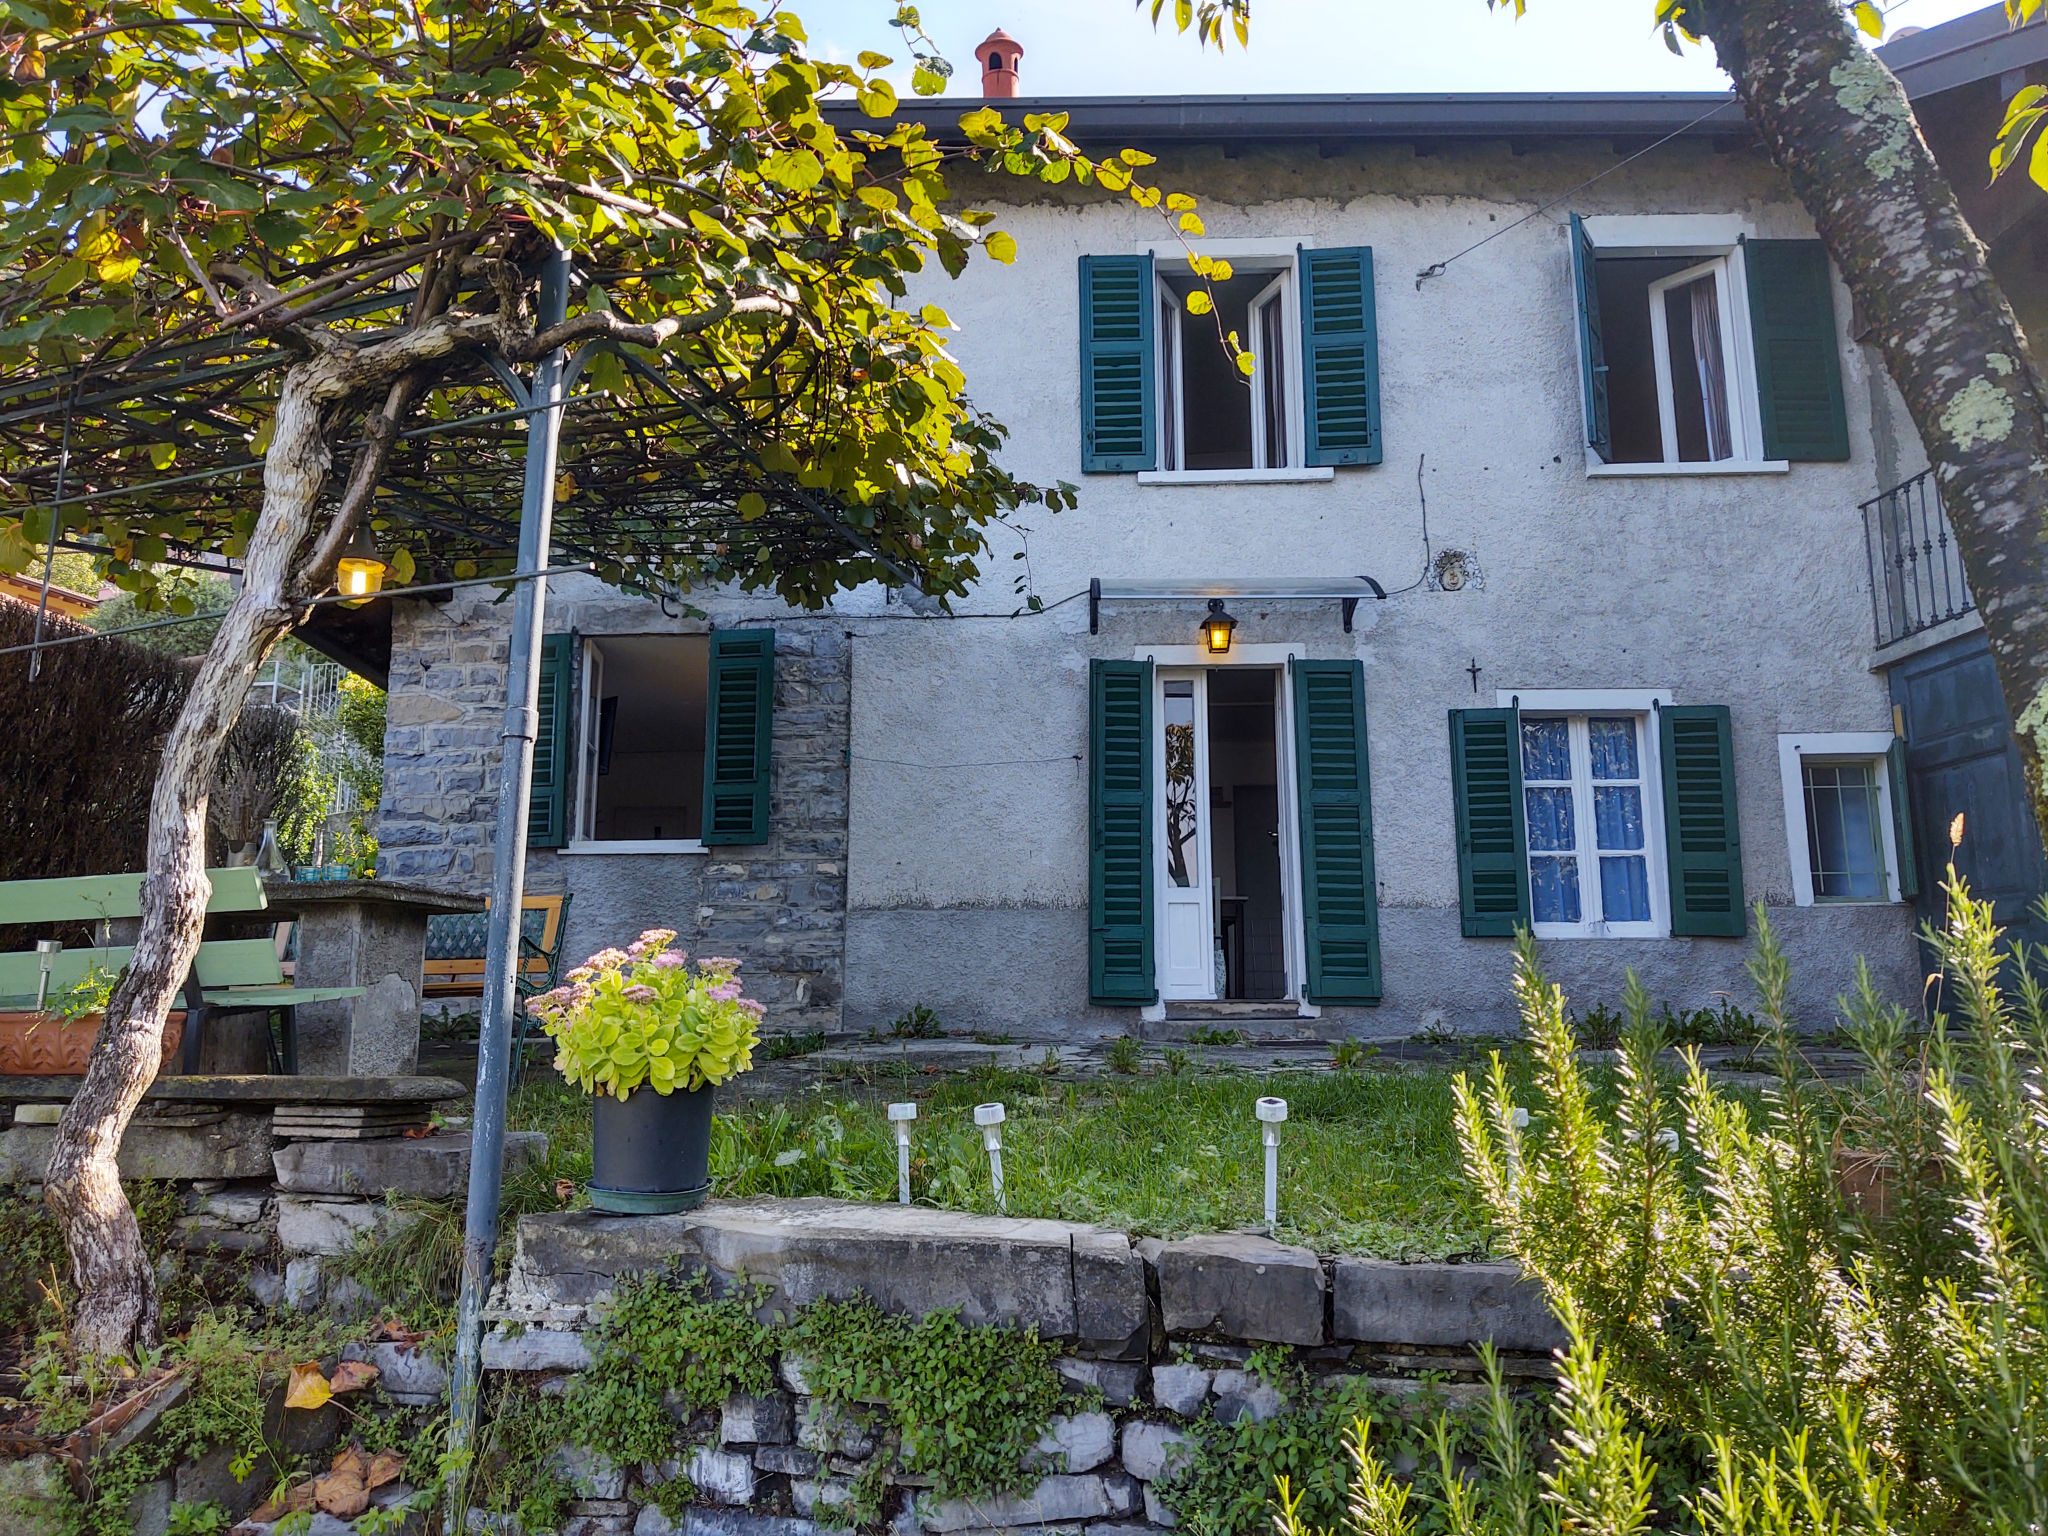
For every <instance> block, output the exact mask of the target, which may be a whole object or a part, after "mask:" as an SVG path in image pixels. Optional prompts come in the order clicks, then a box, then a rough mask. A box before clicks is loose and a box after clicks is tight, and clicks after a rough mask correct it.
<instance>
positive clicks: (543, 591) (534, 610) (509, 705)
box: [448, 250, 569, 1522]
mask: <svg viewBox="0 0 2048 1536" xmlns="http://www.w3.org/2000/svg"><path fill="white" fill-rule="evenodd" d="M568 309H569V254H568V252H566V251H563V250H557V251H556V252H555V253H554V255H553V256H551V257H550V258H549V259H548V263H547V265H546V267H544V268H543V269H542V272H541V280H540V306H539V312H538V314H537V316H536V325H537V327H538V328H539V329H541V330H545V329H547V328H548V327H549V326H551V325H560V324H561V323H562V321H563V320H564V319H566V318H567V316H568ZM562 366H563V355H562V351H561V349H560V348H556V349H555V350H554V351H553V352H550V353H549V354H548V355H547V356H546V357H543V358H542V359H541V360H540V362H539V363H538V364H537V365H536V366H535V368H534V371H533V384H532V387H531V389H530V391H529V397H528V399H527V400H526V401H525V402H522V403H524V404H527V405H530V406H533V407H535V408H536V409H535V410H534V411H533V413H532V414H531V415H530V416H528V417H527V418H526V495H525V500H524V501H523V503H522V504H521V506H520V509H519V565H518V569H520V570H522V571H539V570H541V569H542V568H543V567H545V566H546V565H547V562H548V544H549V534H550V531H551V528H550V525H551V524H552V522H553V521H554V513H555V449H556V445H557V443H558V441H559V439H560V436H561V425H562V413H561V410H560V409H559V406H560V404H561V400H562ZM549 407H554V408H553V409H550V408H549ZM547 586H548V583H547V577H546V576H544V575H537V576H535V577H534V579H533V580H531V581H523V582H521V583H520V584H519V585H518V587H517V588H516V589H515V590H514V593H513V597H512V648H511V655H510V656H509V657H508V658H507V660H506V665H505V732H504V748H503V757H502V759H501V761H500V763H499V765H498V821H497V827H496V830H495V832H494V834H493V837H492V842H491V850H492V852H491V919H490V937H489V940H488V943H487V947H486V948H485V951H484V997H483V1024H482V1027H481V1029H480V1030H479V1039H478V1042H477V1057H476V1114H475V1117H474V1119H473V1120H472V1121H471V1128H470V1141H469V1209H468V1213H467V1215H466V1216H465V1217H464V1219H463V1225H462V1290H461V1293H460V1295H459V1296H458V1298H457V1300H456V1311H455V1380H454V1402H453V1405H452V1408H453V1413H452V1417H451V1419H450V1423H449V1430H448V1440H449V1445H450V1447H451V1449H453V1450H456V1451H461V1450H464V1449H466V1448H467V1447H468V1446H469V1445H470V1444H471V1442H472V1441H473V1440H474V1438H475V1433H476V1411H477V1387H478V1383H479V1378H480V1376H481V1374H482V1359H481V1356H482V1351H483V1327H484V1316H483V1314H484V1300H485V1297H486V1296H487V1295H488V1293H489V1291H490V1284H491V1259H492V1256H493V1255H494V1254H495V1253H496V1251H497V1247H498V1198H499V1195H500V1193H501V1192H502V1190H503V1187H504V1183H505V1166H504V1154H505V1091H506V1089H507V1087H508V1086H509V1085H510V1083H511V1069H512V1063H511V1059H510V1056H511V1049H512V1011H513V1008H514V1006H515V1002H516V998H515V995H514V983H515V981H516V980H517V978H518V970H517V963H518V959H519V905H520V901H521V899H522V897H523V896H524V894H525V887H526V819H527V806H528V801H529V798H530V797H531V795H532V792H533V739H534V733H535V724H536V717H537V713H538V705H539V699H540V640H541V623H542V619H543V615H544V614H545V612H546V608H547ZM462 1518H463V1514H462V1511H460V1510H457V1511H456V1512H455V1519H456V1520H457V1521H458V1522H459V1521H460V1520H461V1519H462Z"/></svg>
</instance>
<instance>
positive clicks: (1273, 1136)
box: [1252, 1099, 1287, 1232]
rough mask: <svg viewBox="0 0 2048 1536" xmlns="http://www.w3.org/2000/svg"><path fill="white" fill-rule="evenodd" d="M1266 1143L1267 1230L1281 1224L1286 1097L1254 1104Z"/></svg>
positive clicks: (1262, 1136)
mask: <svg viewBox="0 0 2048 1536" xmlns="http://www.w3.org/2000/svg"><path fill="white" fill-rule="evenodd" d="M1252 1113H1253V1114H1255V1115H1257V1116H1258V1117H1259V1131H1260V1133H1261V1138H1262V1139H1263V1140H1264V1141H1265V1143H1266V1230H1267V1231H1268V1232H1271V1231H1273V1230H1274V1229H1275V1228H1276V1227H1278V1226H1279V1225H1280V1123H1281V1121H1283V1120H1285V1119H1286V1118H1287V1101H1286V1100H1285V1099H1261V1100H1259V1102H1258V1103H1257V1104H1255V1105H1253V1106H1252Z"/></svg>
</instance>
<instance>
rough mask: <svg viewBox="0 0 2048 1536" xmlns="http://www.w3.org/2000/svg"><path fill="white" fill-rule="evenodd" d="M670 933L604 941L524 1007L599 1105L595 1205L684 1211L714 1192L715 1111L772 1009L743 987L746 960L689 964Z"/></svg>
mask: <svg viewBox="0 0 2048 1536" xmlns="http://www.w3.org/2000/svg"><path fill="white" fill-rule="evenodd" d="M674 941H675V932H674V930H672V929H668V928H650V929H648V930H647V932H645V933H643V934H641V935H640V937H639V938H638V939H636V940H635V941H634V942H633V943H631V944H629V945H628V946H627V947H626V948H624V949H601V950H599V951H598V952H597V953H596V954H594V955H592V956H591V957H590V958H589V959H588V960H586V961H584V962H583V963H582V964H581V965H579V966H577V967H576V968H575V969H574V970H572V971H571V972H569V974H568V977H567V978H566V979H565V980H564V981H563V983H562V985H561V986H559V987H556V988H555V989H554V990H553V991H552V992H543V993H542V994H541V995H540V996H538V997H536V998H534V999H533V1000H532V1001H531V1002H529V1003H528V1004H527V1007H528V1009H529V1010H530V1011H531V1012H532V1013H533V1014H534V1016H535V1017H536V1018H538V1019H539V1020H540V1022H541V1027H542V1028H543V1029H545V1030H546V1031H547V1033H548V1034H549V1035H551V1036H552V1037H553V1038H554V1042H555V1069H556V1070H557V1071H558V1072H560V1073H561V1074H562V1076H564V1077H565V1078H567V1079H568V1080H569V1081H570V1082H572V1083H574V1084H576V1085H577V1086H578V1087H579V1088H581V1089H583V1090H584V1092H586V1093H590V1094H593V1095H595V1096H596V1097H595V1103H594V1105H593V1109H592V1142H591V1162H592V1167H591V1180H590V1203H591V1204H592V1205H594V1206H596V1207H597V1208H598V1209H599V1210H604V1211H619V1212H626V1213H632V1214H644V1213H649V1212H659V1211H687V1210H690V1209H692V1208H693V1207H695V1206H697V1205H700V1204H702V1203H703V1200H704V1197H705V1195H706V1194H708V1193H709V1192H710V1189H711V1107H712V1098H713V1095H714V1094H715V1092H716V1090H717V1087H718V1085H719V1084H720V1083H723V1082H726V1081H728V1080H729V1079H731V1078H733V1077H736V1076H738V1075H739V1074H740V1073H742V1072H745V1071H747V1070H748V1069H749V1068H750V1067H752V1066H753V1064H754V1046H755V1045H756V1043H757V1042H758V1041H759V1039H760V1034H759V1025H760V1021H761V1015H762V1013H763V1012H764V1011H765V1010H764V1009H763V1008H762V1006H761V1004H759V1003H757V1002H755V1001H754V1000H753V999H751V998H748V997H744V996H742V995H741V990H740V979H739V969H740V962H739V961H737V960H732V959H726V958H723V957H716V956H714V957H708V958H705V959H700V960H699V961H697V963H696V964H694V965H692V964H691V963H690V959H689V957H688V956H687V955H685V954H683V953H682V951H680V950H676V949H671V948H670V947H669V946H670V945H671V944H672V943H674Z"/></svg>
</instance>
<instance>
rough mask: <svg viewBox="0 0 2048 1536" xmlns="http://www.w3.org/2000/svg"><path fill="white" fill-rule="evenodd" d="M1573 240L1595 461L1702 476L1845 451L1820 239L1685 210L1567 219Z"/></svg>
mask: <svg viewBox="0 0 2048 1536" xmlns="http://www.w3.org/2000/svg"><path fill="white" fill-rule="evenodd" d="M1571 237H1572V254H1573V284H1574V292H1575V296H1576V299H1577V303H1578V318H1579V353H1580V366H1581V383H1582V387H1583V390H1584V396H1585V407H1586V444H1587V448H1588V450H1589V454H1590V458H1591V459H1592V460H1594V461H1598V462H1600V463H1605V464H1607V465H1612V466H1616V467H1617V468H1620V467H1622V466H1630V467H1637V472H1643V470H1642V468H1641V467H1643V466H1657V467H1668V468H1669V469H1672V470H1675V471H1681V472H1682V471H1686V470H1690V471H1693V472H1708V471H1713V470H1742V469H1750V470H1756V469H1769V468H1783V467H1784V464H1785V462H1786V461H1790V460H1823V459H1846V458H1847V457H1848V456H1849V446H1848V425H1847V416H1846V413H1845V411H1844V407H1843V399H1842V381H1841V370H1840V362H1839V359H1838V357H1837V355H1836V354H1837V340H1836V332H1835V323H1834V290H1833V279H1832V276H1831V274H1830V271H1829V267H1828V261H1827V256H1826V253H1825V252H1824V251H1823V250H1822V249H1821V246H1820V242H1819V241H1817V240H1752V239H1748V238H1747V237H1746V236H1744V235H1742V234H1740V233H1738V232H1737V231H1736V230H1735V229H1734V228H1733V227H1732V223H1731V221H1729V220H1725V219H1720V218H1709V217H1702V218H1693V217H1689V216H1688V217H1680V218H1672V219H1663V218H1639V219H1629V218H1614V219H1596V220H1584V219H1580V218H1579V217H1577V216H1576V215H1574V216H1573V218H1572V221H1571Z"/></svg>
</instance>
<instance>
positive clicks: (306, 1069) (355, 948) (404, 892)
mask: <svg viewBox="0 0 2048 1536" xmlns="http://www.w3.org/2000/svg"><path fill="white" fill-rule="evenodd" d="M263 894H264V895H265V896H266V897H267V898H268V899H269V902H270V907H271V910H272V911H274V912H275V913H276V914H277V915H278V916H279V917H281V918H284V917H289V918H291V919H293V920H294V921H295V922H296V923H297V924H298V933H297V940H298V944H297V953H298V966H297V969H296V970H295V972H294V973H293V977H292V980H293V982H294V983H295V984H296V985H298V986H301V987H362V988H363V989H364V992H363V995H362V996H361V997H359V998H356V999H354V1000H352V1001H348V1002H338V1003H316V1004H311V1005H308V1006H305V1007H302V1008H300V1009H299V1010H298V1014H297V1022H298V1045H299V1059H298V1067H299V1072H300V1073H301V1075H304V1076H309V1077H387V1076H400V1075H404V1074H407V1073H411V1072H414V1071H417V1070H418V1068H419V1055H420V989H421V985H422V982H423V978H424V976H425V974H426V963H427V919H428V918H430V917H433V916H435V915H437V914H439V913H443V912H481V911H482V910H483V909H484V900H483V898H482V897H481V896H470V895H465V894H463V893H462V892H459V891H443V890H436V889H433V888H432V887H429V886H423V885H403V884H400V883H399V882H397V881H394V880H304V881H300V880H265V881H264V882H263Z"/></svg>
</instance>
